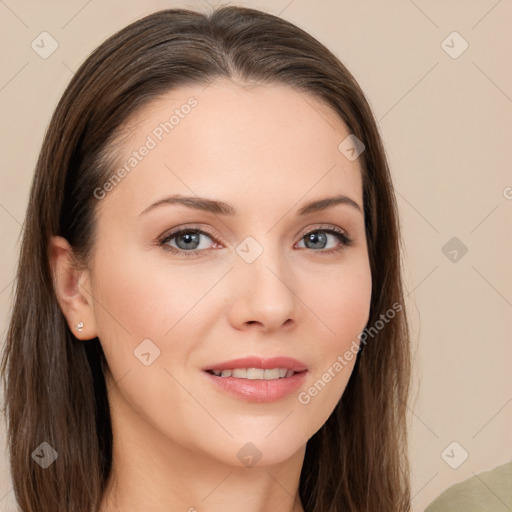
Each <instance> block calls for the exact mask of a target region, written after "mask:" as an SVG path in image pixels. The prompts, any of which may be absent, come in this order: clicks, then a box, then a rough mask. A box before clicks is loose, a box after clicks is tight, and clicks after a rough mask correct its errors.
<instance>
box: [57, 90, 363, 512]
mask: <svg viewBox="0 0 512 512" xmlns="http://www.w3.org/2000/svg"><path fill="white" fill-rule="evenodd" d="M191 96H193V97H194V98H195V99H196V100H197V102H198V104H197V106H196V107H195V108H193V109H192V110H191V112H190V113H189V114H188V115H187V116H185V117H184V118H183V119H180V122H179V124H178V125H177V126H175V127H174V129H173V131H172V132H171V133H169V134H167V135H166V136H165V137H163V139H162V141H161V142H159V143H158V145H157V147H156V148H154V149H152V150H151V152H150V153H149V154H148V155H147V156H146V157H145V158H144V159H142V161H140V162H139V163H138V164H137V166H136V167H135V168H134V169H133V170H132V171H131V172H130V173H129V174H127V175H126V177H125V178H124V179H123V180H122V181H121V182H120V183H119V184H118V185H116V186H115V188H114V189H113V190H111V191H110V192H108V194H107V195H106V197H104V198H103V199H101V200H97V208H98V209H97V226H96V229H97V239H96V242H95V246H94V249H93V254H92V258H91V263H90V265H89V267H88V268H86V269H83V270H81V271H78V270H72V269H71V267H70V262H71V256H72V253H71V249H70V247H69V244H67V242H66V240H64V239H63V238H61V237H54V238H53V239H52V251H51V263H52V266H53V269H54V273H55V276H56V292H57V296H58V300H59V303H60V305H61V308H62V310H63V312H64V314H65V316H66V318H67V320H68V324H69V327H70V329H71V330H72V331H73V333H74V335H75V336H76V337H77V338H78V339H80V340H90V339H93V338H94V337H98V338H99V340H100V342H101V345H102V347H103V350H104V353H105V356H106V359H107V361H108V366H109V370H108V371H107V372H106V380H107V387H108V397H109V402H110V407H111V413H112V428H113V434H114V456H113V460H114V474H115V478H112V479H111V480H110V481H109V488H108V490H107V492H106V493H105V497H104V501H103V504H102V509H101V510H102V512H110V511H115V510H119V511H122V512H135V511H142V510H152V511H153V512H164V511H165V512H168V511H169V510H183V511H190V512H193V511H195V510H197V511H198V512H200V511H203V510H208V511H211V512H217V511H223V512H229V511H235V510H236V511H239V510H244V511H246V512H263V511H266V510H275V511H280V512H281V511H282V512H290V511H292V512H299V511H302V510H303V508H302V505H301V503H300V499H299V497H298V486H299V477H300V472H301V468H302V464H303V459H304V453H305V447H306V442H307V441H308V439H309V438H310V437H311V436H312V435H313V434H315V432H317V431H318V430H319V429H320V427H321V426H322V425H323V424H324V423H325V421H326V420H327V418H328V417H329V415H330V414H331V412H332V411H333V409H334V407H335V406H336V404H337V402H338V401H339V399H340V397H341V396H342V394H343V391H344V389H345V387H346V384H347V382H348V379H349V377H350V374H351V372H352V369H353V366H354V363H355V358H354V359H352V361H350V362H348V364H347V365H346V366H345V367H344V368H343V370H342V371H340V372H339V373H337V374H335V375H336V376H335V377H333V378H332V379H331V381H330V382H329V383H328V384H327V385H326V386H325V387H324V388H323V390H322V391H321V392H319V393H318V395H317V396H315V397H314V398H312V399H311V401H310V402H309V403H308V404H301V403H300V402H299V401H298V399H297V393H298V392H295V393H293V394H292V395H290V396H287V397H286V398H284V399H282V400H279V401H277V402H273V403H257V402H251V401H245V400H241V399H239V398H235V397H232V396H229V395H227V394H226V393H224V392H222V391H220V390H218V389H217V388H216V387H214V386H213V385H211V384H209V383H208V382H207V380H206V379H205V376H204V375H203V374H202V371H201V368H203V367H205V366H207V365H208V364H213V363H217V362H221V361H225V360H228V359H232V358H238V357H244V356H249V355H255V356H263V357H271V356H276V355H286V356H291V357H294V358H296V359H299V360H301V361H303V362H304V363H306V364H307V366H308V367H309V373H308V374H307V379H306V382H305V384H304V385H303V386H302V387H301V388H300V390H299V391H301V390H307V389H308V388H309V387H310V386H312V385H313V384H314V383H315V381H317V380H318V379H320V378H321V377H322V374H324V373H325V372H326V371H328V368H330V367H332V365H333V364H334V362H335V361H336V360H337V357H338V355H340V354H343V353H344V352H345V351H346V350H348V349H349V348H350V346H351V344H353V342H354V340H356V341H358V340H357V336H358V334H359V333H361V332H362V330H363V329H364V327H365V326H366V323H367V321H368V316H369V309H370V298H371V272H370V266H369V260H368V252H367V244H366V237H365V229H364V215H363V213H362V212H361V211H358V210H357V209H356V208H354V207H352V206H350V205H348V204H338V205H336V206H334V207H331V208H329V209H326V210H323V211H318V212H315V213H311V214H309V215H307V216H298V215H297V211H298V210H299V208H300V207H301V206H303V205H304V204H306V203H308V202H310V201H312V200H315V199H320V198H324V197H331V196H333V195H336V194H343V195H346V196H348V197H350V198H351V199H352V200H353V201H355V202H356V203H357V204H358V205H359V206H360V208H361V209H362V208H363V198H362V181H361V168H360V164H359V159H357V160H355V161H349V160H348V159H347V158H345V156H344V155H343V154H342V153H341V152H340V151H339V150H338V145H339V144H340V142H341V141H343V140H344V139H345V138H346V137H347V136H348V135H349V131H348V130H347V128H346V126H345V125H344V124H343V122H342V121H341V120H340V119H339V117H338V116H337V115H336V113H335V112H334V111H332V110H331V109H330V108H329V107H328V106H326V105H325V104H323V103H322V102H320V100H318V99H316V98H315V97H313V96H311V95H307V94H305V93H303V92H301V93H300V94H299V93H298V92H297V91H295V90H294V89H293V88H290V87H287V86H281V85H251V86H248V85H241V84H236V83H233V82H228V81H225V80H217V81H215V82H213V83H212V84H210V85H209V86H208V87H207V88H205V87H204V86H189V87H184V88H181V89H177V90H173V91H171V92H169V93H167V94H166V95H164V96H163V97H161V98H159V99H158V100H155V101H154V102H153V103H151V104H150V105H149V106H146V107H145V108H144V110H143V111H142V112H139V113H138V114H137V115H136V116H135V117H134V118H133V119H131V120H130V121H129V122H128V125H127V128H128V129H129V132H127V133H129V134H130V135H129V137H128V138H126V139H124V140H123V142H122V144H121V146H120V150H119V154H117V157H118V162H119V164H120V165H122V164H123V163H124V162H125V161H126V160H127V158H128V157H129V155H130V154H131V153H132V151H133V150H135V149H137V148H139V147H140V146H141V145H142V144H144V141H145V140H146V138H147V136H148V135H149V134H151V133H152V130H153V129H154V128H155V126H158V125H159V123H160V122H162V121H164V120H166V119H168V117H169V112H172V110H174V109H175V108H180V106H181V105H183V104H184V103H186V101H187V99H188V98H189V97H191ZM171 194H182V195H185V196H195V195H197V196H200V197H206V198H209V199H215V200H221V201H225V202H227V203H230V204H231V205H232V206H233V207H234V208H236V210H237V214H236V215H233V216H223V215H220V214H213V213H211V212H205V211H200V210H196V209H191V208H187V207H186V206H183V205H176V204H175V205H169V204H167V205H163V206H158V207H156V208H154V209H152V210H151V211H149V212H147V213H145V214H141V212H142V211H143V210H145V209H146V208H147V207H148V206H149V205H151V204H152V203H154V202H155V201H158V200H159V199H162V198H164V197H167V196H170V195H171ZM193 226H198V227H199V229H201V230H205V231H207V230H210V233H211V234H210V233H209V234H208V235H201V238H200V240H201V243H200V247H199V249H193V251H195V252H196V253H197V252H198V251H201V250H202V253H200V255H199V256H197V257H187V256H185V255H181V254H180V255H176V254H172V253H171V252H169V251H168V250H166V246H165V245H164V246H159V245H158V243H157V240H158V238H159V237H160V236H161V235H163V234H164V233H166V232H168V231H170V230H171V229H172V228H176V227H180V228H181V227H189V228H191V227H193ZM331 226H332V227H338V228H341V229H342V230H344V232H345V233H347V234H348V236H350V238H351V239H352V240H353V244H352V245H351V246H349V247H345V248H344V249H343V250H342V251H339V252H334V251H330V252H328V251H329V250H330V249H333V248H336V247H339V246H340V244H342V241H341V240H340V239H338V238H337V237H336V235H334V234H329V233H328V234H327V238H326V239H323V240H320V241H319V242H318V245H316V246H315V245H314V244H311V243H310V244H309V245H307V243H308V238H307V237H306V234H308V233H310V232H311V231H315V232H316V233H318V230H319V229H320V227H322V228H325V227H327V228H329V227H331ZM196 233H197V232H196ZM247 236H251V237H253V238H254V239H255V240H256V241H257V243H258V244H259V245H260V246H261V248H262V249H263V253H262V254H261V255H260V256H259V257H258V258H257V259H256V260H255V261H254V262H252V263H248V262H247V261H245V260H244V259H243V258H242V257H240V256H239V254H238V253H237V252H236V248H237V247H238V246H239V244H240V243H241V242H242V241H243V240H244V239H245V238H246V237H247ZM177 243H180V245H177ZM188 243H189V244H190V241H189V242H188ZM169 245H172V246H173V247H174V248H175V249H176V248H177V247H180V248H182V250H183V251H185V250H186V247H187V246H186V245H185V244H184V241H183V238H180V240H178V239H177V238H174V239H172V241H169V242H168V243H167V246H169ZM183 247H185V249H183ZM189 247H190V245H189ZM308 247H309V248H308ZM311 247H312V248H311ZM189 252H190V249H189ZM80 321H83V322H84V328H83V331H82V332H81V333H79V332H77V330H76V329H75V326H76V324H77V323H78V322H80ZM145 339H150V340H151V341H152V343H154V344H155V345H156V346H157V347H158V348H159V350H160V355H159V357H158V358H156V359H155V360H154V361H153V362H152V363H151V364H150V365H148V366H146V365H144V364H142V363H141V361H140V360H139V359H138V358H136V357H135V356H134V350H135V349H136V348H137V347H138V346H139V344H140V343H141V342H142V340H145ZM77 342H78V341H77ZM85 342H86V341H85ZM248 442H251V443H253V445H255V446H256V447H257V449H258V450H259V451H260V452H261V459H260V460H259V461H258V462H257V463H256V464H255V465H254V466H252V467H248V466H246V465H245V464H244V463H243V462H242V461H241V460H239V458H238V457H237V452H238V451H239V450H240V449H241V448H242V447H243V446H244V445H245V444H246V443H248ZM114 498H117V502H114Z"/></svg>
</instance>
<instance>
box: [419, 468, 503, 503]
mask: <svg viewBox="0 0 512 512" xmlns="http://www.w3.org/2000/svg"><path fill="white" fill-rule="evenodd" d="M511 509H512V461H510V462H507V463H506V464H503V465H501V466H498V467H497V468H494V469H493V470H491V471H485V472H484V473H480V474H478V475H475V476H473V477H471V478H468V479H467V480H464V481H463V482H460V483H458V484H455V485H452V486H451V487H449V488H448V489H447V490H446V491H444V492H443V493H442V494H441V495H440V496H438V497H437V498H436V499H435V500H434V501H433V502H432V503H431V504H430V505H429V506H428V507H427V508H426V509H425V512H459V511H460V512H498V511H500V510H503V511H507V510H511Z"/></svg>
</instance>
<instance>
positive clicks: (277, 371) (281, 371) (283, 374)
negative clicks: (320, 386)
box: [206, 368, 306, 380]
mask: <svg viewBox="0 0 512 512" xmlns="http://www.w3.org/2000/svg"><path fill="white" fill-rule="evenodd" d="M303 371H306V370H303ZM206 372H208V373H209V374H211V375H215V376H216V377H222V378H226V377H233V378H235V379H247V380H278V379H287V378H289V377H293V375H295V374H296V373H302V371H301V372H295V371H293V370H290V369H288V368H272V369H263V368H234V369H225V370H206Z"/></svg>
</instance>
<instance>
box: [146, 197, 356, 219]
mask: <svg viewBox="0 0 512 512" xmlns="http://www.w3.org/2000/svg"><path fill="white" fill-rule="evenodd" d="M172 204H181V205H183V206H186V207H187V208H194V209H196V210H203V211H206V212H211V213H214V214H218V215H230V216H232V215H236V214H237V210H236V208H235V207H234V206H232V205H230V204H229V203H225V202H224V201H215V200H212V199H206V198H204V197H190V196H182V195H179V194H177V195H173V196H169V197H165V198H163V199H160V200H158V201H156V202H155V203H153V204H150V205H149V206H148V207H147V208H146V209H145V210H143V211H142V212H141V213H140V214H139V216H140V215H143V214H145V213H148V212H149V211H151V210H153V209H154V208H156V207H158V206H162V205H172ZM338 204H345V205H348V206H351V207H353V208H355V209H356V210H357V211H359V212H360V213H363V211H362V209H361V207H360V206H359V204H358V203H356V202H355V201H354V200H353V199H350V197H347V196H344V195H337V196H332V197H325V198H323V199H317V200H315V201H311V202H310V203H307V204H306V205H304V206H303V207H302V208H300V209H299V211H298V212H297V214H298V215H308V214H310V213H315V212H319V211H323V210H326V209H328V208H332V207H333V206H336V205H338Z"/></svg>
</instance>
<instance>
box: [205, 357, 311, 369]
mask: <svg viewBox="0 0 512 512" xmlns="http://www.w3.org/2000/svg"><path fill="white" fill-rule="evenodd" d="M237 368H245V369H248V368H258V369H261V370H273V369H275V368H282V369H286V370H291V371H293V372H294V373H299V372H303V371H305V370H307V369H308V367H307V365H306V364H305V363H303V362H302V361H299V360H297V359H294V358H292V357H286V356H278V357H270V358H263V357H256V356H251V357H244V358H239V359H231V360H229V361H222V362H220V363H215V364H212V365H209V366H206V367H204V368H202V369H203V370H204V371H208V372H210V371H217V372H218V371H222V370H235V369H237Z"/></svg>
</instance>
